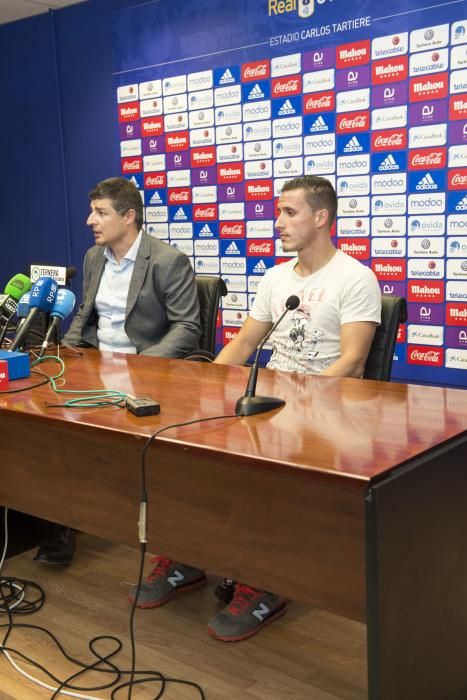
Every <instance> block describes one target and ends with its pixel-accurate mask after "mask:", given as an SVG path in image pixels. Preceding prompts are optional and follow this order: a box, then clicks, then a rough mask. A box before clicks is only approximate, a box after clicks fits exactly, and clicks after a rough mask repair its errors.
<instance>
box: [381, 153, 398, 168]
mask: <svg viewBox="0 0 467 700" xmlns="http://www.w3.org/2000/svg"><path fill="white" fill-rule="evenodd" d="M379 170H399V166H398V165H397V163H396V161H395V160H394V156H393V155H392V154H391V153H390V154H389V155H388V156H386V158H385V159H384V160H382V161H381V165H380V166H379Z"/></svg>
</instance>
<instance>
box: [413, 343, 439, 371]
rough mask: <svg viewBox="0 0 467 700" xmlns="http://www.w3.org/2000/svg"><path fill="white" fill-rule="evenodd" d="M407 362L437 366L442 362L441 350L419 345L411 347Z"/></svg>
mask: <svg viewBox="0 0 467 700" xmlns="http://www.w3.org/2000/svg"><path fill="white" fill-rule="evenodd" d="M409 362H410V363H412V364H417V365H435V366H437V367H439V366H441V365H442V364H443V351H442V350H433V349H431V348H430V349H427V348H422V347H420V346H416V347H412V348H411V350H410V351H409Z"/></svg>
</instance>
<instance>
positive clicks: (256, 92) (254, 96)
mask: <svg viewBox="0 0 467 700" xmlns="http://www.w3.org/2000/svg"><path fill="white" fill-rule="evenodd" d="M263 97H264V92H263V91H262V90H261V88H260V86H259V85H258V83H255V84H254V85H253V88H252V89H251V90H250V94H249V95H248V99H249V100H259V99H263Z"/></svg>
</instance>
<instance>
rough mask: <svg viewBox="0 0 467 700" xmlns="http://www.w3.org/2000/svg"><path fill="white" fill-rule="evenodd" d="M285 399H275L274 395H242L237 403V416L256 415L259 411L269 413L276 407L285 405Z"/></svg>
mask: <svg viewBox="0 0 467 700" xmlns="http://www.w3.org/2000/svg"><path fill="white" fill-rule="evenodd" d="M284 404H285V401H284V400H283V399H275V398H273V397H272V396H242V397H241V398H239V399H238V401H237V403H236V404H235V415H236V416H254V415H256V414H257V413H267V412H268V411H274V409H275V408H280V407H281V406H284Z"/></svg>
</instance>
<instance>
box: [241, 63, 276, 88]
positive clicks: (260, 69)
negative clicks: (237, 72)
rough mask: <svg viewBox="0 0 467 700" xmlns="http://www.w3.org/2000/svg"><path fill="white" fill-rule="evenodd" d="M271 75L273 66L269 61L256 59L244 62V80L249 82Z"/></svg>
mask: <svg viewBox="0 0 467 700" xmlns="http://www.w3.org/2000/svg"><path fill="white" fill-rule="evenodd" d="M270 75H271V66H270V63H269V61H254V62H253V63H244V64H243V65H242V82H243V83H248V82H250V81H251V80H262V79H264V78H269V77H270Z"/></svg>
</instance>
